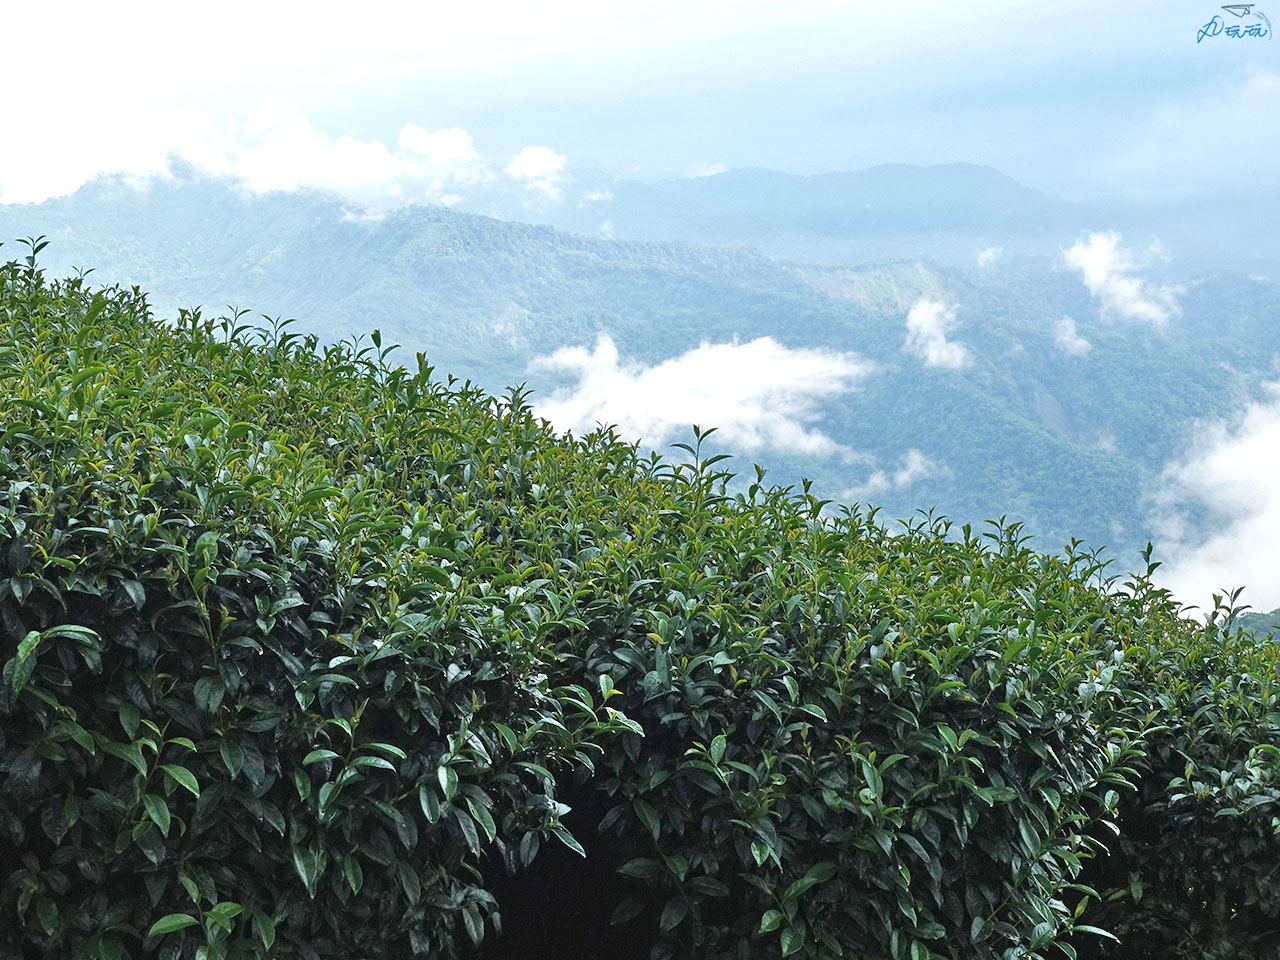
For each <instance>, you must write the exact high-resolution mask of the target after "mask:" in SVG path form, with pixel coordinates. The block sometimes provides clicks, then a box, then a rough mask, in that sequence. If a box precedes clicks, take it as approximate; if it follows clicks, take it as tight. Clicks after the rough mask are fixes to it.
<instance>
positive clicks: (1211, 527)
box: [1151, 383, 1280, 610]
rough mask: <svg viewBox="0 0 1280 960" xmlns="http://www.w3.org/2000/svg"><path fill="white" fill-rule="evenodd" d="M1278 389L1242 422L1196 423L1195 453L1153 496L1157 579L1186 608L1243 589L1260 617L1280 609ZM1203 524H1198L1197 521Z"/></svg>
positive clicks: (1173, 468) (1176, 465) (1169, 471)
mask: <svg viewBox="0 0 1280 960" xmlns="http://www.w3.org/2000/svg"><path fill="white" fill-rule="evenodd" d="M1277 476H1280V383H1273V384H1270V385H1269V386H1268V388H1267V395H1266V398H1265V399H1264V400H1262V401H1261V402H1256V403H1250V404H1248V405H1247V406H1246V407H1245V408H1244V410H1243V411H1242V412H1241V413H1240V414H1239V415H1238V416H1236V417H1234V418H1231V419H1228V420H1215V421H1209V422H1204V423H1200V424H1197V431H1196V439H1195V441H1194V442H1193V443H1192V445H1191V447H1190V449H1189V450H1188V451H1187V452H1186V453H1185V454H1184V455H1183V456H1182V457H1181V458H1179V459H1177V460H1175V461H1174V462H1172V463H1170V464H1169V465H1168V466H1167V467H1166V468H1165V470H1164V473H1163V475H1162V477H1161V482H1160V485H1159V487H1158V489H1157V490H1156V492H1155V494H1154V495H1153V498H1152V499H1153V503H1154V510H1153V513H1152V518H1151V519H1152V522H1153V525H1154V526H1155V528H1156V530H1157V531H1158V533H1159V537H1158V541H1157V546H1158V548H1159V549H1158V559H1161V560H1162V561H1163V562H1164V566H1163V567H1162V568H1161V569H1160V570H1159V571H1158V572H1157V578H1158V580H1159V581H1160V583H1161V584H1162V585H1163V586H1166V587H1168V588H1169V589H1170V590H1172V591H1173V593H1174V595H1175V596H1176V597H1177V598H1178V599H1179V600H1181V601H1182V602H1183V603H1192V604H1196V605H1197V606H1200V607H1202V608H1203V607H1208V606H1211V600H1210V596H1211V594H1212V593H1214V592H1218V593H1221V592H1223V591H1224V590H1228V589H1232V588H1234V587H1238V586H1245V587H1247V590H1246V591H1245V594H1244V601H1245V602H1247V603H1251V604H1253V606H1254V607H1256V608H1257V609H1259V610H1272V609H1274V608H1276V607H1280V484H1278V483H1276V482H1275V477H1277ZM1197 520H1199V521H1200V522H1197Z"/></svg>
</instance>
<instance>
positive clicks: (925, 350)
mask: <svg viewBox="0 0 1280 960" xmlns="http://www.w3.org/2000/svg"><path fill="white" fill-rule="evenodd" d="M955 322H956V310H955V307H949V306H947V305H946V304H944V303H942V302H940V301H938V300H928V299H922V300H918V301H916V304H915V306H913V307H912V308H911V310H910V312H909V313H908V314H907V339H906V342H905V343H903V345H902V348H903V349H904V350H906V351H907V352H908V353H910V354H911V355H912V356H915V357H918V358H919V359H921V360H923V361H924V365H925V366H926V367H937V368H939V369H942V370H962V369H964V368H965V367H967V366H969V365H970V364H972V363H973V357H972V355H971V354H970V353H969V348H968V347H966V346H965V345H964V344H962V343H956V342H954V341H951V340H948V339H947V333H948V331H950V330H951V329H952V327H954V326H955Z"/></svg>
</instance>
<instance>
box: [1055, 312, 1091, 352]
mask: <svg viewBox="0 0 1280 960" xmlns="http://www.w3.org/2000/svg"><path fill="white" fill-rule="evenodd" d="M1053 342H1054V343H1055V344H1057V346H1058V349H1059V350H1061V351H1062V352H1063V353H1065V354H1067V355H1068V356H1072V357H1083V356H1084V355H1085V354H1086V353H1088V352H1089V351H1090V350H1092V349H1093V344H1091V343H1090V342H1089V341H1088V340H1086V339H1085V338H1084V337H1082V336H1080V331H1078V330H1077V329H1076V322H1075V320H1074V319H1072V318H1071V317H1063V318H1062V319H1061V320H1059V321H1058V322H1057V324H1056V325H1055V326H1054V328H1053Z"/></svg>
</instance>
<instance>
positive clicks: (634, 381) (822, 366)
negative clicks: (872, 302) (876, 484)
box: [530, 335, 872, 458]
mask: <svg viewBox="0 0 1280 960" xmlns="http://www.w3.org/2000/svg"><path fill="white" fill-rule="evenodd" d="M530 368H531V369H534V370H539V371H544V372H550V373H560V374H569V375H571V376H572V377H573V378H574V379H575V380H576V383H575V384H574V385H573V386H571V387H568V388H565V389H561V390H558V391H556V392H555V393H554V394H552V396H551V397H549V398H548V399H546V400H543V401H542V402H540V403H535V408H536V411H537V414H538V415H539V416H541V417H545V418H546V419H547V420H549V421H551V423H552V424H554V425H555V427H556V428H557V429H560V430H571V431H573V432H574V433H578V434H582V433H585V432H589V431H591V430H593V429H595V427H596V425H597V424H601V423H604V424H612V425H614V426H616V427H617V428H618V431H619V432H620V433H621V434H622V435H623V436H625V437H627V438H629V439H633V440H639V441H642V442H643V443H645V444H648V445H653V446H660V445H662V444H665V443H667V442H670V441H673V440H685V439H687V438H688V435H689V430H690V427H691V426H692V425H693V424H695V423H696V424H698V425H700V426H702V427H717V428H719V432H718V434H717V437H718V438H719V439H720V440H722V441H723V442H724V443H725V444H726V445H728V446H732V447H734V448H736V449H739V450H743V451H748V452H751V451H756V450H761V449H768V450H772V451H774V452H777V453H794V454H804V455H807V456H827V457H830V456H840V457H843V458H851V457H853V455H854V454H853V451H851V450H849V449H848V448H847V447H845V446H843V445H842V444H839V443H837V442H836V441H835V440H833V439H831V437H829V436H828V435H827V434H825V433H823V432H822V431H821V430H819V429H818V428H817V427H815V426H814V424H816V423H817V422H818V421H820V420H821V419H822V406H823V403H824V402H825V401H828V400H830V399H831V398H832V397H834V396H838V395H840V394H844V393H848V392H849V391H851V390H853V389H855V388H856V387H857V386H858V384H859V383H860V382H861V381H862V380H863V379H864V378H865V377H866V376H867V375H868V374H869V373H870V372H871V369H872V366H871V364H870V363H869V362H867V361H865V360H863V359H862V358H861V357H859V356H857V355H856V354H853V353H843V352H837V351H833V350H815V349H795V350H793V349H790V348H788V347H785V346H783V345H782V344H780V343H778V342H777V341H776V340H773V339H772V338H770V337H761V338H760V339H758V340H752V341H751V342H750V343H736V342H735V343H717V344H711V343H703V344H702V345H701V346H699V347H697V348H695V349H693V350H690V351H688V352H687V353H684V354H681V355H680V356H678V357H674V358H672V359H670V360H665V361H663V362H661V363H658V364H655V365H653V366H648V365H646V364H644V363H639V362H635V361H624V360H622V359H621V358H620V357H619V354H618V348H617V346H616V345H615V344H614V342H613V340H612V339H610V338H609V337H608V336H604V335H602V336H600V337H599V338H598V339H597V341H596V344H595V348H594V349H592V350H587V349H586V348H584V347H565V348H562V349H560V350H557V351H556V352H555V353H553V354H551V355H550V356H547V357H540V358H538V359H536V360H534V361H533V362H532V363H531V364H530Z"/></svg>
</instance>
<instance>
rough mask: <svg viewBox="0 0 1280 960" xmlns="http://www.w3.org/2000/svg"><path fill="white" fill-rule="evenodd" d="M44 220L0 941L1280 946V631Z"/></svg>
mask: <svg viewBox="0 0 1280 960" xmlns="http://www.w3.org/2000/svg"><path fill="white" fill-rule="evenodd" d="M36 246H38V245H37V244H32V247H33V249H32V251H31V255H30V256H29V257H28V258H27V259H26V260H25V262H14V263H11V264H9V265H7V266H6V267H4V268H3V270H0V408H2V409H3V410H4V411H5V416H4V422H3V427H2V428H0V662H3V664H4V667H3V684H2V685H0V724H2V726H0V732H2V736H3V743H2V744H0V749H2V753H0V757H2V759H0V953H3V954H4V955H6V956H9V955H12V956H54V955H56V956H68V957H90V958H114V957H165V958H197V957H201V958H248V957H282V958H283V957H305V958H312V957H326V958H328V957H352V958H355V957H371V958H372V957H377V958H381V957H387V958H395V957H412V956H431V957H476V956H483V957H520V956H567V955H570V954H573V955H576V956H583V957H588V956H605V955H608V956H612V957H628V956H636V957H645V956H653V957H672V958H676V957H691V958H692V957H699V958H702V957H708V958H721V957H723V958H729V957H741V958H747V957H752V958H754V957H769V956H802V957H813V958H826V957H837V956H843V957H851V958H881V957H892V958H911V960H917V958H942V957H959V956H963V957H977V958H984V957H993V958H994V957H1001V958H1014V957H1025V958H1034V957H1042V956H1043V957H1048V956H1055V955H1066V956H1071V955H1073V954H1074V953H1075V952H1076V951H1077V950H1079V951H1081V952H1082V953H1087V952H1089V951H1095V952H1096V951H1098V950H1100V949H1103V948H1101V947H1100V946H1099V945H1100V944H1103V943H1110V942H1111V941H1110V940H1108V939H1107V937H1108V935H1111V936H1115V935H1118V936H1120V937H1121V938H1122V940H1123V941H1124V944H1123V945H1122V948H1123V949H1130V948H1132V949H1140V948H1141V947H1142V945H1143V944H1150V943H1152V942H1154V940H1153V939H1152V938H1153V936H1154V934H1152V933H1151V930H1152V928H1153V927H1154V928H1158V929H1159V930H1160V935H1165V934H1168V935H1169V938H1168V943H1169V944H1171V946H1170V947H1169V951H1175V952H1169V951H1166V954H1165V955H1178V954H1177V953H1176V951H1177V950H1182V951H1183V953H1182V955H1184V956H1200V955H1201V954H1200V953H1195V952H1193V951H1194V950H1196V949H1199V947H1198V943H1199V941H1197V940H1196V938H1197V937H1201V939H1203V936H1202V934H1203V935H1205V936H1212V937H1214V938H1217V939H1216V940H1215V942H1219V941H1220V942H1221V943H1225V944H1234V945H1235V946H1236V947H1238V948H1239V950H1244V949H1246V947H1247V946H1248V945H1247V944H1246V938H1249V937H1252V938H1253V939H1252V940H1249V941H1248V943H1250V944H1252V946H1251V947H1248V948H1249V949H1253V950H1254V951H1255V954H1256V955H1258V956H1263V955H1266V954H1265V950H1266V949H1267V944H1266V942H1265V940H1260V939H1259V934H1260V931H1263V930H1264V929H1266V924H1267V923H1269V922H1271V920H1272V919H1273V918H1274V917H1275V915H1276V894H1277V891H1278V890H1280V879H1277V877H1276V873H1275V869H1274V866H1275V863H1276V862H1277V860H1276V857H1275V850H1274V844H1275V832H1274V824H1273V822H1272V820H1271V819H1270V818H1272V817H1274V816H1275V814H1276V812H1277V811H1276V810H1275V809H1274V800H1275V792H1274V788H1275V784H1276V776H1275V765H1274V762H1273V759H1274V756H1275V754H1274V743H1275V742H1276V737H1275V729H1276V724H1275V712H1274V711H1275V707H1274V693H1273V691H1274V689H1275V684H1274V658H1273V656H1272V648H1271V647H1269V646H1265V645H1263V644H1259V643H1253V644H1251V643H1250V641H1249V640H1248V638H1239V639H1238V640H1237V641H1234V642H1235V643H1236V645H1235V646H1229V647H1228V646H1223V643H1224V641H1223V637H1224V636H1225V634H1224V632H1223V630H1222V629H1221V625H1218V624H1210V625H1208V626H1205V625H1199V624H1194V623H1192V622H1191V621H1188V620H1183V619H1180V618H1179V617H1178V616H1177V611H1176V609H1175V607H1174V605H1173V604H1172V602H1171V601H1170V600H1169V598H1168V597H1167V596H1166V595H1164V594H1162V593H1161V592H1160V591H1158V590H1155V588H1153V587H1152V586H1151V584H1150V580H1149V576H1142V577H1136V578H1134V580H1133V581H1131V582H1129V583H1128V584H1120V583H1118V582H1115V581H1111V582H1109V583H1108V582H1106V581H1104V580H1103V579H1102V578H1103V574H1104V572H1105V571H1104V569H1103V566H1102V564H1101V562H1100V561H1099V560H1098V558H1097V557H1096V555H1094V554H1090V553H1087V552H1085V551H1083V550H1081V549H1080V548H1079V546H1078V545H1077V546H1075V547H1073V548H1071V549H1069V550H1067V551H1065V552H1064V553H1063V554H1062V555H1059V556H1047V555H1041V554H1036V553H1034V552H1032V551H1031V550H1029V549H1028V548H1027V547H1026V545H1025V543H1024V542H1023V540H1022V539H1021V537H1020V531H1019V529H1018V527H1017V526H1016V525H1015V524H1004V523H999V524H993V525H990V526H989V528H988V529H986V530H985V532H983V531H979V532H975V531H973V530H970V529H969V528H963V529H956V528H953V527H951V526H950V525H948V524H947V523H946V522H945V521H942V520H939V519H937V518H934V517H932V516H928V515H921V516H920V517H918V518H917V519H916V520H914V521H912V522H910V523H907V524H905V525H901V524H890V525H886V524H884V523H883V522H882V520H881V519H880V518H879V517H877V516H876V515H875V513H874V512H870V511H855V512H848V511H845V512H843V513H840V514H834V513H833V511H832V510H831V508H830V506H829V505H827V504H825V503H823V502H822V501H820V500H818V499H816V498H815V497H814V495H813V494H812V492H811V491H809V490H807V489H802V490H792V489H779V488H776V487H771V486H768V485H766V484H765V483H764V482H763V479H762V477H761V476H760V475H759V474H757V476H756V479H755V481H754V482H752V483H750V484H747V483H745V482H743V483H741V484H739V485H733V486H731V485H730V484H729V482H728V481H729V476H728V474H727V473H726V472H724V470H723V468H722V466H721V465H720V464H718V463H717V458H713V457H704V456H703V455H702V452H701V446H700V443H701V438H702V437H703V436H705V434H704V433H703V434H698V435H697V437H696V440H695V443H694V444H692V445H690V446H689V447H688V448H687V449H686V451H685V453H687V454H688V456H687V457H686V458H683V459H681V460H678V461H669V460H664V459H661V458H657V457H644V456H642V455H641V454H640V452H639V451H638V450H637V449H636V448H635V447H634V446H632V445H629V444H626V443H624V442H622V441H621V440H619V438H618V437H616V436H615V435H614V434H613V433H612V432H610V431H608V430H601V431H597V432H595V433H593V434H591V435H589V436H586V437H582V438H576V439H575V438H571V437H563V436H558V435H556V434H554V433H553V432H552V431H551V430H550V429H549V428H548V427H547V426H546V425H545V424H544V423H542V422H540V421H538V420H537V419H536V418H535V417H534V416H533V415H532V413H531V411H530V408H529V406H528V403H527V399H526V398H525V397H524V396H523V395H522V393H521V392H520V391H513V392H512V394H511V395H509V396H508V397H506V398H504V399H503V400H495V399H493V398H491V397H489V396H486V395H485V394H483V393H482V392H481V391H479V390H477V389H475V388H474V387H472V386H471V385H470V384H466V383H459V382H457V381H456V380H453V379H450V378H443V379H441V378H437V377H435V375H434V372H433V371H432V369H431V368H430V367H429V366H428V365H427V363H426V360H425V358H423V357H421V356H420V357H418V358H417V362H416V365H415V369H414V371H413V372H410V371H408V370H406V369H404V368H401V367H397V366H393V365H392V364H391V363H390V362H389V360H388V354H389V350H390V348H386V349H384V348H383V346H382V344H381V342H380V339H379V338H378V337H377V336H376V334H375V336H374V337H373V338H372V339H371V340H370V341H368V342H365V341H363V340H356V341H351V342H347V343H344V344H339V345H336V346H323V345H321V344H318V343H317V342H316V341H315V339H314V338H308V337H302V336H298V335H296V334H294V333H292V332H291V330H290V329H289V327H288V325H287V324H279V323H270V322H268V324H267V325H266V326H265V327H258V326H253V325H251V324H249V323H247V322H246V321H245V319H244V318H243V317H242V316H239V317H234V318H231V319H228V320H221V321H217V322H211V321H208V320H205V319H203V318H202V317H201V316H200V315H199V314H198V313H197V312H188V313H183V314H181V315H180V316H179V318H178V319H177V320H176V321H174V322H172V323H159V322H156V321H155V320H154V319H153V318H152V317H151V316H150V314H149V311H148V308H147V305H146V300H145V297H144V296H143V295H142V294H141V293H140V292H139V291H137V290H121V289H107V290H95V289H91V288H90V287H89V286H88V284H86V283H85V282H84V280H83V278H72V279H70V280H65V281H52V280H49V279H47V278H46V277H44V276H43V274H42V273H41V271H40V269H39V267H38V265H37V264H36V262H35V253H36V252H37V250H36V249H35V247H36ZM1104 587H1105V588H1104ZM1268 698H1270V699H1268ZM1184 756H1185V757H1186V759H1187V761H1188V762H1189V763H1190V766H1187V765H1186V764H1185V763H1184V764H1182V765H1181V766H1180V765H1179V763H1181V760H1182V758H1183V757H1184ZM1175 767H1176V771H1175ZM1184 767H1185V769H1184ZM1223 810H1235V811H1236V813H1235V814H1224V813H1222V811H1223ZM1161 818H1163V821H1167V822H1168V824H1169V825H1170V828H1173V827H1176V828H1177V830H1178V831H1179V832H1177V834H1176V843H1171V842H1170V841H1169V840H1168V839H1166V838H1165V837H1164V835H1163V834H1162V833H1160V830H1163V829H1164V828H1163V827H1161V828H1160V829H1159V830H1157V831H1156V832H1155V833H1153V832H1152V828H1151V825H1152V823H1155V822H1163V821H1162V820H1161ZM1144 829H1145V830H1146V832H1145V833H1144V832H1143V831H1144ZM1268 830H1270V832H1268ZM1117 831H1118V836H1117ZM1175 853H1176V856H1174V854H1175ZM1215 858H1216V859H1215ZM1202 863H1216V864H1218V865H1219V866H1220V868H1221V871H1222V874H1223V876H1224V877H1227V878H1228V882H1226V883H1216V882H1210V881H1209V880H1208V879H1206V878H1205V877H1204V876H1202V875H1201V874H1200V873H1199V872H1198V871H1199V869H1200V867H1199V866H1198V865H1199V864H1202ZM1133 875H1136V876H1137V877H1138V878H1139V880H1138V881H1136V882H1135V881H1134V880H1133V879H1132V876H1133ZM1117 877H1119V878H1120V879H1119V880H1117V879H1116V878H1117ZM1189 878H1192V879H1195V881H1196V883H1199V886H1196V885H1195V883H1192V882H1190V881H1189ZM1196 878H1198V879H1196ZM1121 880H1122V881H1123V882H1120V881H1121ZM1136 884H1143V885H1145V890H1144V893H1145V892H1146V891H1150V892H1151V894H1152V895H1153V896H1154V894H1155V892H1156V891H1157V890H1161V891H1162V892H1161V893H1160V907H1161V910H1162V911H1163V912H1161V911H1157V910H1155V909H1153V907H1152V905H1151V901H1150V900H1149V898H1148V897H1147V896H1135V894H1134V890H1135V889H1136ZM1206 918H1207V919H1206ZM504 920H506V926H505V927H504ZM1175 935H1176V936H1175ZM1233 937H1234V938H1235V940H1232V938H1233ZM1103 955H1109V956H1110V955H1115V956H1122V955H1129V954H1125V953H1123V952H1121V953H1115V952H1112V953H1109V954H1103ZM1135 955H1136V954H1135ZM1224 955H1225V954H1224ZM1240 955H1245V954H1243V953H1240Z"/></svg>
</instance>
